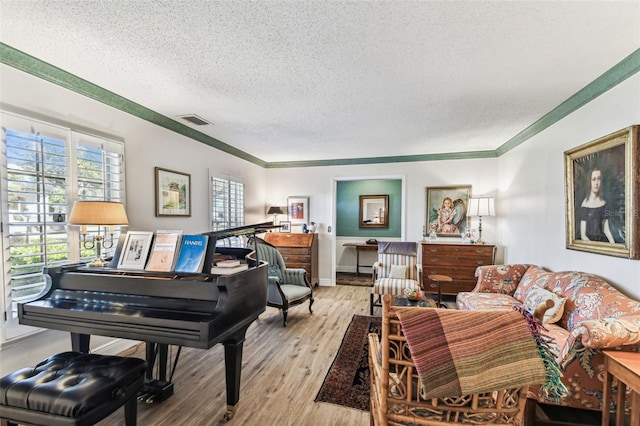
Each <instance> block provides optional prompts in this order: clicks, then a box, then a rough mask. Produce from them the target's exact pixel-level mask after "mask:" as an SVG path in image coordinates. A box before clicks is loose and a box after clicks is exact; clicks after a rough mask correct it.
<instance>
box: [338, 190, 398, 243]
mask: <svg viewBox="0 0 640 426" xmlns="http://www.w3.org/2000/svg"><path fill="white" fill-rule="evenodd" d="M361 195H389V227H388V228H360V221H359V220H358V218H359V215H360V196H361ZM401 232H402V180H401V179H365V180H348V181H338V182H337V185H336V235H337V236H338V237H364V238H375V239H385V238H400V237H401Z"/></svg>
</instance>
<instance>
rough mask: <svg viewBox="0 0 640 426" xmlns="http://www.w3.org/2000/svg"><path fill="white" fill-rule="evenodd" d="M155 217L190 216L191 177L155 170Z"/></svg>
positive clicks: (159, 169) (165, 170) (179, 173)
mask: <svg viewBox="0 0 640 426" xmlns="http://www.w3.org/2000/svg"><path fill="white" fill-rule="evenodd" d="M155 188H156V216H187V217H188V216H191V175H190V174H187V173H181V172H176V171H174V170H169V169H163V168H161V167H156V168H155Z"/></svg>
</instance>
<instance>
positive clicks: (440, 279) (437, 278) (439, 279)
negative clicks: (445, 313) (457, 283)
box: [429, 274, 453, 309]
mask: <svg viewBox="0 0 640 426" xmlns="http://www.w3.org/2000/svg"><path fill="white" fill-rule="evenodd" d="M429 279H430V280H431V281H433V282H435V283H437V284H438V303H436V306H437V307H439V308H445V309H446V307H447V305H445V304H444V303H442V283H448V282H451V281H453V280H452V279H451V277H450V276H448V275H438V274H433V275H429Z"/></svg>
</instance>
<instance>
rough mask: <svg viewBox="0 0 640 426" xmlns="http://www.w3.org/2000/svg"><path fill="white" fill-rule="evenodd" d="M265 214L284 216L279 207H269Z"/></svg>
mask: <svg viewBox="0 0 640 426" xmlns="http://www.w3.org/2000/svg"><path fill="white" fill-rule="evenodd" d="M267 214H284V210H283V209H282V207H280V206H271V207H269V211H268V212H267Z"/></svg>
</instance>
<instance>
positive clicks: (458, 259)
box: [422, 254, 493, 267]
mask: <svg viewBox="0 0 640 426" xmlns="http://www.w3.org/2000/svg"><path fill="white" fill-rule="evenodd" d="M492 263H493V256H477V257H474V256H471V255H469V256H465V255H450V256H447V255H438V256H437V255H431V254H429V255H426V256H423V257H422V265H423V266H426V265H453V266H455V265H465V266H475V267H477V266H482V265H491V264H492Z"/></svg>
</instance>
